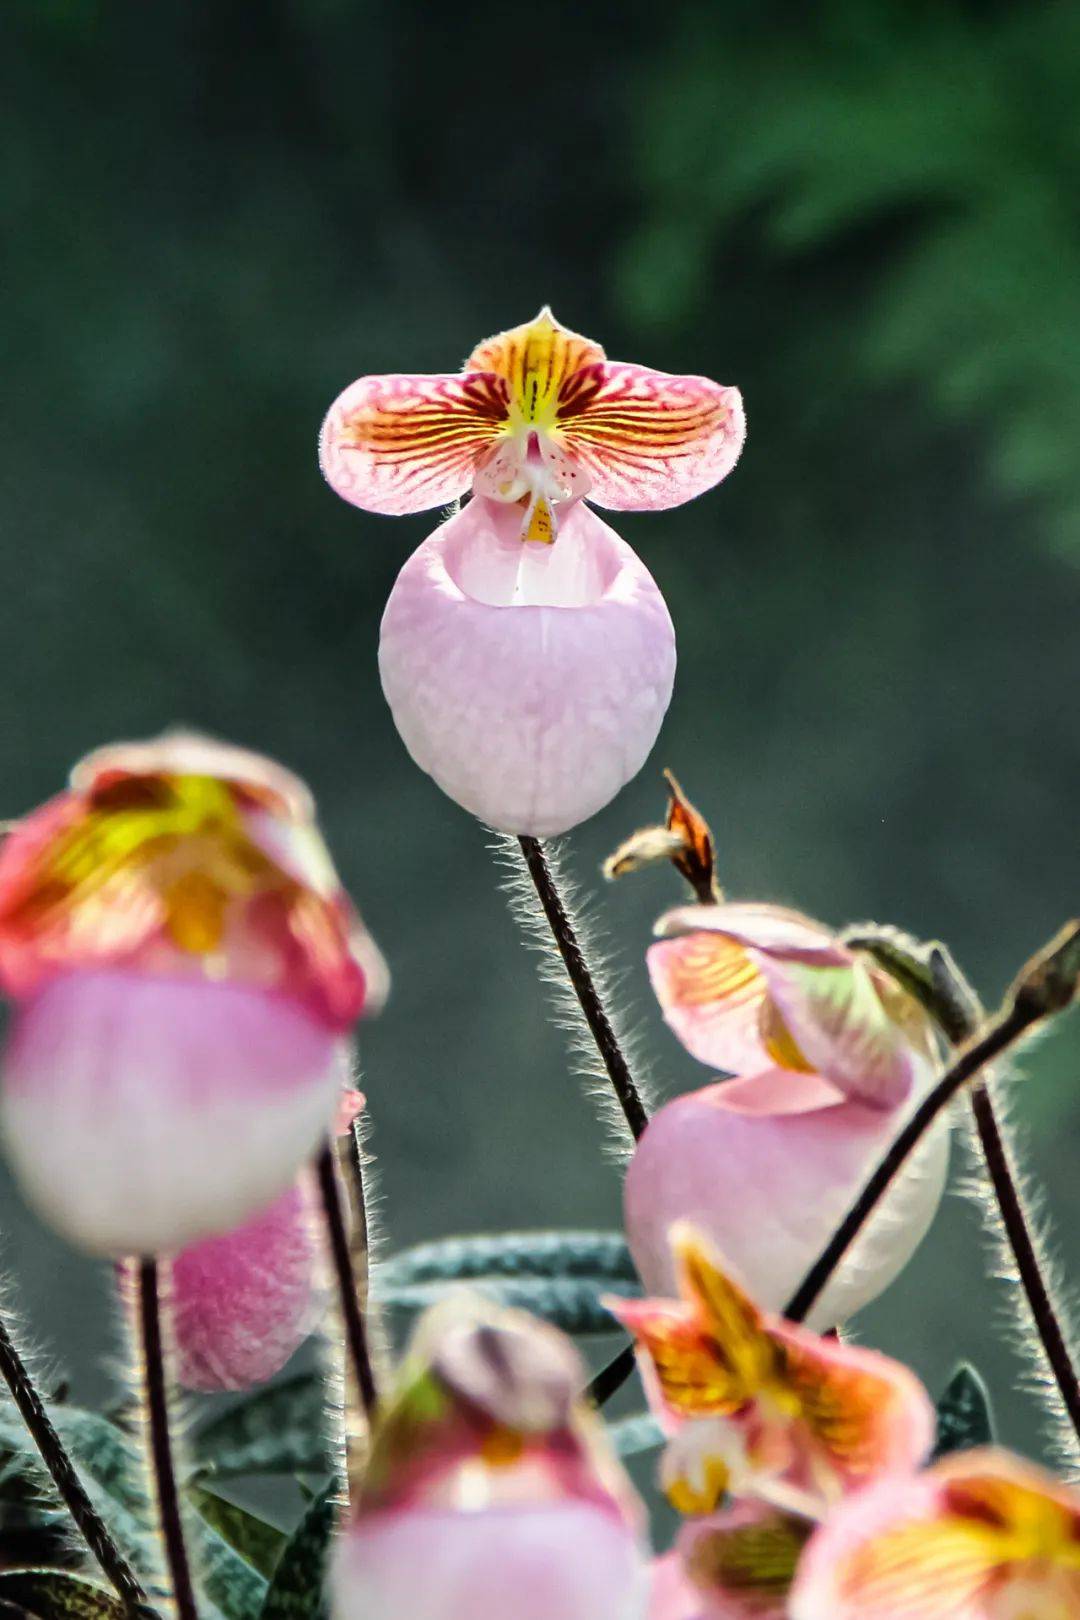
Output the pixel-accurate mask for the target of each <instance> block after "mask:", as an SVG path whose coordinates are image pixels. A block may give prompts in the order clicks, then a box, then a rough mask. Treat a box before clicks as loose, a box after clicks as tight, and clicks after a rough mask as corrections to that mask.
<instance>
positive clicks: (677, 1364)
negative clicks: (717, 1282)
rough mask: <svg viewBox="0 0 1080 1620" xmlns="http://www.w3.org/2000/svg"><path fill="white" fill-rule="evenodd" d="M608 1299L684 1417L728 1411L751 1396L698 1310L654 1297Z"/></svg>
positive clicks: (661, 1389)
mask: <svg viewBox="0 0 1080 1620" xmlns="http://www.w3.org/2000/svg"><path fill="white" fill-rule="evenodd" d="M604 1304H605V1305H606V1306H607V1308H608V1310H610V1311H611V1313H612V1315H613V1316H615V1317H617V1319H618V1320H619V1321H620V1322H621V1323H622V1325H623V1327H624V1328H626V1330H627V1332H628V1333H630V1334H632V1335H633V1337H634V1339H635V1341H636V1343H637V1345H638V1347H639V1350H640V1352H641V1353H642V1355H643V1356H645V1357H646V1358H647V1362H648V1364H649V1365H650V1366H651V1369H652V1371H653V1372H654V1373H655V1378H656V1388H657V1391H658V1393H659V1395H660V1398H661V1399H662V1400H663V1402H664V1403H665V1405H666V1406H667V1407H668V1408H669V1409H670V1410H671V1412H674V1413H679V1414H680V1415H682V1416H684V1417H685V1416H706V1415H709V1414H721V1415H722V1414H724V1413H727V1412H733V1411H735V1410H736V1408H737V1407H739V1406H740V1405H741V1404H742V1402H743V1401H744V1400H745V1399H746V1390H745V1387H744V1385H743V1383H742V1382H741V1381H740V1380H739V1378H738V1377H737V1375H736V1374H734V1373H733V1370H732V1368H731V1367H730V1366H729V1365H728V1364H727V1363H726V1362H725V1361H724V1360H722V1359H721V1358H720V1357H719V1356H718V1355H717V1353H716V1348H715V1346H714V1345H713V1344H712V1342H711V1341H710V1339H709V1338H708V1336H707V1333H706V1331H705V1330H704V1327H703V1324H702V1323H701V1321H700V1320H699V1318H698V1316H697V1314H696V1313H695V1312H694V1311H693V1310H691V1309H689V1308H687V1307H686V1306H683V1305H679V1304H677V1303H675V1302H674V1301H667V1300H653V1299H644V1300H637V1299H614V1298H607V1299H605V1300H604ZM647 1382H648V1381H647Z"/></svg>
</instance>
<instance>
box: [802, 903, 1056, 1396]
mask: <svg viewBox="0 0 1080 1620" xmlns="http://www.w3.org/2000/svg"><path fill="white" fill-rule="evenodd" d="M1078 971H1080V924H1077V923H1071V924H1070V925H1069V926H1068V927H1067V928H1065V929H1063V930H1062V932H1061V933H1060V934H1059V935H1058V936H1057V937H1056V938H1055V939H1054V940H1052V941H1051V942H1050V944H1049V945H1048V946H1047V947H1046V948H1045V949H1044V950H1043V951H1041V952H1040V953H1039V955H1038V956H1036V957H1034V958H1033V959H1032V961H1031V962H1029V963H1028V965H1027V966H1026V967H1025V968H1024V970H1023V971H1022V973H1021V974H1020V976H1019V978H1018V979H1017V981H1016V983H1015V984H1014V985H1013V988H1012V990H1011V991H1010V992H1009V994H1008V996H1007V997H1006V998H1005V1001H1004V1003H1003V1005H1002V1007H1001V1009H1000V1011H999V1012H997V1013H996V1014H995V1015H994V1017H993V1018H992V1019H990V1021H989V1022H988V1023H987V1024H985V1025H984V1026H983V1029H982V1031H981V1033H980V1034H979V1035H978V1036H977V1037H976V1038H975V1039H973V1040H971V1041H969V1042H968V1043H967V1044H966V1045H964V1046H962V1047H961V1048H960V1050H959V1051H958V1053H957V1054H956V1056H955V1058H954V1059H953V1062H952V1063H951V1064H950V1065H949V1067H948V1068H947V1069H946V1070H945V1072H944V1074H943V1075H942V1077H941V1079H940V1080H939V1081H938V1083H937V1085H936V1086H935V1087H934V1089H933V1091H931V1092H930V1093H929V1094H928V1095H927V1096H926V1097H924V1098H923V1101H922V1102H921V1103H920V1104H919V1107H918V1108H917V1109H916V1110H915V1112H914V1114H912V1116H911V1118H910V1119H909V1120H908V1122H907V1124H906V1125H905V1126H904V1128H903V1130H902V1131H901V1132H900V1133H899V1135H898V1136H897V1137H896V1139H895V1141H894V1142H893V1143H892V1145H891V1146H890V1148H889V1150H888V1152H887V1153H886V1154H885V1157H884V1158H883V1159H882V1161H881V1163H880V1164H879V1165H878V1167H877V1169H876V1170H875V1171H874V1173H873V1175H872V1176H871V1177H870V1179H869V1181H867V1183H866V1185H865V1186H864V1187H863V1189H862V1191H861V1192H860V1193H859V1195H858V1197H857V1198H856V1200H855V1202H854V1204H853V1205H852V1206H851V1208H850V1209H849V1211H848V1213H847V1214H846V1215H845V1217H844V1219H843V1220H842V1221H841V1223H840V1225H839V1227H838V1228H837V1230H836V1231H835V1232H834V1234H833V1236H832V1237H831V1239H830V1240H829V1242H828V1244H827V1245H826V1247H825V1249H824V1252H823V1253H822V1254H821V1255H820V1256H819V1258H818V1259H817V1260H816V1261H815V1263H814V1264H813V1266H811V1268H810V1270H809V1271H808V1272H807V1274H806V1276H805V1277H804V1278H803V1280H802V1282H801V1283H800V1284H799V1287H798V1288H797V1289H796V1291H795V1293H794V1294H793V1295H792V1297H791V1299H790V1300H789V1301H788V1303H787V1305H786V1307H785V1309H784V1315H785V1316H786V1317H787V1318H788V1319H789V1320H790V1321H792V1322H802V1321H804V1320H805V1318H806V1316H807V1314H808V1313H809V1311H811V1310H812V1309H813V1307H814V1305H815V1304H816V1303H817V1300H818V1299H819V1298H820V1296H821V1293H822V1291H823V1289H824V1288H825V1286H826V1284H827V1283H828V1281H829V1279H830V1278H831V1277H832V1275H833V1273H834V1271H835V1270H836V1268H837V1266H838V1265H839V1264H840V1262H841V1260H843V1258H844V1256H845V1254H846V1253H847V1251H848V1249H849V1248H850V1247H851V1245H852V1243H853V1242H854V1241H855V1239H856V1237H857V1236H858V1235H859V1233H860V1231H861V1230H862V1228H863V1226H864V1225H865V1224H866V1222H867V1220H868V1219H869V1218H870V1216H871V1215H872V1214H873V1212H874V1210H875V1209H876V1208H877V1205H878V1203H879V1202H880V1201H881V1199H882V1197H883V1196H884V1194H885V1193H886V1192H887V1190H888V1188H889V1186H890V1185H891V1184H892V1182H893V1180H894V1179H895V1177H896V1175H897V1174H898V1173H899V1171H900V1170H901V1169H902V1168H903V1166H904V1164H905V1162H906V1161H907V1159H908V1157H909V1155H910V1154H911V1153H912V1152H913V1150H914V1149H915V1147H916V1146H917V1145H918V1143H919V1141H920V1139H921V1138H922V1136H923V1135H924V1133H925V1132H926V1131H927V1130H928V1129H929V1127H930V1126H931V1125H932V1124H933V1123H934V1121H935V1120H936V1119H937V1117H938V1115H939V1114H940V1113H941V1112H942V1110H943V1109H944V1108H946V1107H947V1106H948V1104H949V1103H950V1102H951V1101H952V1099H953V1097H955V1095H956V1093H957V1092H958V1091H959V1090H960V1089H961V1087H962V1086H963V1085H965V1084H966V1083H967V1081H969V1080H972V1079H974V1077H975V1076H976V1075H977V1074H978V1073H979V1071H980V1070H981V1069H983V1068H984V1067H985V1066H986V1065H987V1064H988V1063H992V1062H993V1061H994V1060H995V1058H998V1057H1000V1056H1001V1054H1002V1053H1003V1052H1006V1051H1007V1050H1008V1049H1009V1047H1010V1046H1012V1045H1013V1044H1014V1043H1015V1042H1016V1041H1018V1040H1019V1039H1020V1037H1021V1036H1022V1035H1024V1034H1026V1032H1027V1031H1028V1030H1029V1029H1030V1028H1031V1027H1032V1026H1033V1025H1034V1024H1036V1023H1038V1022H1039V1021H1040V1020H1041V1019H1042V1018H1045V1017H1046V1016H1047V1015H1048V1014H1050V1013H1053V1012H1057V1011H1059V1010H1060V1009H1061V1008H1063V1007H1066V1006H1068V1004H1069V1002H1070V1001H1071V1000H1072V999H1073V996H1074V995H1075V992H1076V983H1077V975H1078ZM1070 1410H1071V1409H1070Z"/></svg>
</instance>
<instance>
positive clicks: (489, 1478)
mask: <svg viewBox="0 0 1080 1620" xmlns="http://www.w3.org/2000/svg"><path fill="white" fill-rule="evenodd" d="M584 1377H585V1374H584V1368H583V1366H582V1364H581V1362H580V1358H579V1357H578V1355H577V1353H576V1351H575V1350H574V1349H573V1347H572V1345H571V1344H570V1342H569V1340H567V1339H565V1338H563V1337H562V1335H561V1334H558V1333H556V1332H555V1331H554V1330H553V1329H551V1328H548V1327H545V1326H543V1325H541V1324H540V1323H537V1322H535V1321H533V1320H532V1319H531V1318H529V1317H527V1316H523V1315H521V1314H519V1313H517V1312H510V1311H497V1310H495V1309H494V1308H493V1307H490V1306H485V1305H483V1304H482V1303H477V1304H476V1305H475V1306H472V1305H468V1306H467V1305H465V1304H463V1303H462V1302H461V1301H460V1300H459V1301H455V1302H453V1303H452V1304H450V1305H448V1306H445V1307H440V1308H438V1309H436V1310H435V1311H433V1312H431V1313H430V1314H429V1315H428V1317H427V1318H425V1319H424V1320H423V1321H422V1322H421V1324H420V1327H419V1329H418V1332H417V1337H416V1339H415V1340H414V1344H413V1347H412V1350H411V1352H410V1354H409V1356H408V1357H407V1360H406V1363H405V1365H404V1367H403V1368H402V1371H401V1374H400V1380H399V1384H398V1387H397V1389H396V1391H395V1392H394V1393H393V1394H392V1395H391V1397H390V1400H389V1402H388V1403H387V1405H386V1407H385V1409H384V1410H383V1411H382V1412H380V1413H379V1414H378V1416H377V1418H376V1424H375V1429H374V1433H373V1436H372V1447H371V1453H370V1458H369V1461H368V1465H367V1470H366V1475H365V1477H364V1479H363V1481H362V1482H361V1490H360V1498H359V1504H358V1509H357V1511H356V1513H355V1515H354V1517H353V1518H352V1519H351V1521H350V1522H349V1523H348V1525H347V1526H346V1528H345V1530H344V1532H343V1533H342V1535H341V1537H340V1538H339V1541H338V1545H337V1548H336V1552H335V1559H334V1564H333V1568H332V1572H331V1592H332V1613H333V1616H334V1620H402V1617H403V1616H406V1615H407V1616H408V1617H409V1620H476V1617H477V1616H478V1615H490V1616H492V1617H494V1616H496V1615H500V1616H501V1615H513V1616H514V1617H515V1620H641V1617H643V1616H644V1613H645V1601H646V1575H645V1566H644V1562H643V1560H642V1557H641V1552H640V1544H639V1533H640V1512H639V1508H638V1505H637V1503H636V1500H635V1499H634V1497H633V1495H632V1493H631V1491H630V1487H629V1485H628V1483H627V1481H626V1479H625V1476H624V1475H623V1474H622V1473H621V1470H620V1469H619V1467H618V1465H617V1464H616V1462H615V1461H614V1458H613V1457H612V1456H611V1454H610V1453H609V1452H608V1451H607V1450H606V1444H605V1442H604V1440H603V1438H602V1431H601V1430H600V1428H599V1424H598V1423H597V1420H596V1419H595V1418H594V1417H593V1416H592V1415H591V1414H589V1413H587V1412H586V1411H585V1410H584V1408H583V1405H582V1402H581V1399H580V1396H579V1391H580V1390H581V1388H582V1386H583V1383H584Z"/></svg>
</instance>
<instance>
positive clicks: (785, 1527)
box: [649, 1501, 812, 1620]
mask: <svg viewBox="0 0 1080 1620" xmlns="http://www.w3.org/2000/svg"><path fill="white" fill-rule="evenodd" d="M811 1529H812V1526H811V1525H810V1524H808V1523H807V1522H806V1521H805V1520H804V1519H798V1518H795V1517H794V1516H793V1515H791V1514H788V1513H778V1512H776V1510H775V1509H773V1508H769V1507H766V1506H765V1505H764V1504H763V1503H760V1502H752V1501H745V1502H739V1503H737V1504H736V1505H735V1506H734V1507H733V1508H729V1509H727V1510H726V1511H724V1512H722V1513H717V1514H713V1515H712V1516H711V1517H709V1518H704V1519H694V1520H691V1521H689V1522H688V1523H687V1524H685V1525H684V1526H683V1528H682V1530H681V1531H680V1533H679V1537H678V1540H677V1542H676V1545H675V1550H674V1551H673V1552H670V1553H668V1554H667V1555H666V1556H665V1557H664V1558H659V1559H657V1560H656V1561H655V1562H654V1564H653V1580H652V1589H651V1592H650V1597H649V1620H787V1615H788V1607H787V1598H788V1592H789V1591H790V1589H791V1583H792V1581H793V1579H794V1576H795V1569H796V1566H797V1564H798V1561H799V1558H800V1556H801V1553H802V1550H803V1547H804V1546H805V1545H806V1541H807V1538H808V1537H809V1535H810V1532H811Z"/></svg>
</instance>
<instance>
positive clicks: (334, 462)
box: [319, 371, 509, 517]
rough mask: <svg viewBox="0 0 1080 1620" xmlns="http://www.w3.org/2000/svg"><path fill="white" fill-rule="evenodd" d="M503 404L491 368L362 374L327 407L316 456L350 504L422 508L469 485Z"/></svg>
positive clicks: (505, 398) (391, 511) (503, 413)
mask: <svg viewBox="0 0 1080 1620" xmlns="http://www.w3.org/2000/svg"><path fill="white" fill-rule="evenodd" d="M508 410H509V394H508V390H507V387H506V384H505V383H504V382H503V381H502V379H501V378H499V377H496V376H494V375H493V374H492V373H491V372H489V371H473V372H467V373H463V374H462V375H459V376H451V375H446V376H439V375H433V376H408V375H404V374H401V375H398V374H393V375H388V376H379V377H361V378H360V379H359V380H358V381H357V382H354V383H353V384H352V385H351V386H350V387H349V388H346V390H345V392H344V393H343V394H341V395H339V397H338V398H337V399H336V400H335V401H334V403H333V405H331V407H330V410H329V411H328V412H327V415H326V419H325V421H324V422H323V426H322V433H321V435H320V438H319V460H320V463H321V465H322V470H323V473H324V475H325V477H326V480H327V482H328V483H329V484H330V486H331V488H332V489H333V490H335V491H336V493H337V494H338V495H341V496H342V497H343V498H344V499H345V500H347V501H351V502H352V504H353V505H354V506H362V507H363V508H364V509H365V510H366V511H368V512H382V513H385V514H387V515H389V516H391V517H398V516H401V515H402V514H403V513H406V512H423V511H426V510H427V509H428V508H429V507H432V506H445V505H446V504H447V503H448V502H450V501H453V500H456V499H457V497H458V496H459V495H463V494H464V493H465V491H466V490H467V489H469V488H470V487H471V485H472V481H473V474H474V472H475V470H476V464H477V461H478V459H479V457H480V456H481V454H482V453H483V452H484V451H485V450H487V449H488V448H490V446H491V445H492V444H494V442H495V441H496V439H497V438H498V436H499V434H500V432H501V431H502V429H503V428H504V426H505V423H506V421H507V416H508Z"/></svg>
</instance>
